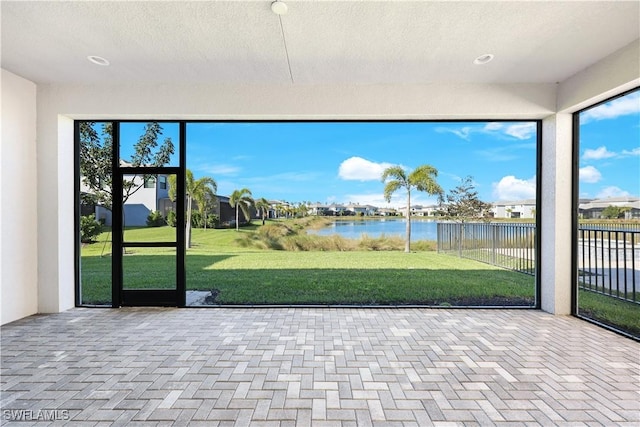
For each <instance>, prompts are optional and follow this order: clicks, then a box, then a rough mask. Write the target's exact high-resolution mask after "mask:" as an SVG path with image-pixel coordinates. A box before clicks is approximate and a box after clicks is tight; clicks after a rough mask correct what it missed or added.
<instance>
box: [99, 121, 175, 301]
mask: <svg viewBox="0 0 640 427" xmlns="http://www.w3.org/2000/svg"><path fill="white" fill-rule="evenodd" d="M154 121H156V120H154ZM125 122H129V123H135V122H139V123H146V122H147V121H113V122H112V123H113V150H112V160H111V161H112V170H113V173H112V174H113V180H112V186H113V188H112V191H113V194H114V195H116V194H122V179H123V177H124V175H130V174H140V175H141V174H146V175H149V174H151V175H155V174H167V175H169V174H171V175H176V178H177V179H176V181H177V183H178V188H177V192H176V239H175V241H174V242H126V241H124V224H123V216H122V213H123V210H124V207H123V206H124V203H123V202H122V198H121V197H113V210H112V215H111V218H112V223H111V226H112V236H113V237H112V263H111V278H112V286H111V291H112V299H111V301H112V307H114V308H117V307H121V306H164V307H184V306H186V271H185V251H186V248H185V227H184V224H185V210H184V199H185V164H186V161H185V160H186V148H185V141H186V123H185V122H184V121H177V123H178V124H179V129H180V137H179V145H178V157H179V165H178V166H176V167H126V166H125V167H123V166H121V165H120V124H121V123H125ZM158 122H161V121H158ZM165 122H168V123H176V121H165ZM133 247H147V248H149V247H165V248H176V270H175V271H176V288H175V289H135V290H125V289H123V285H124V275H123V268H122V267H123V263H122V257H123V256H124V250H125V249H126V248H133Z"/></svg>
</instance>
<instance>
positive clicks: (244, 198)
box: [229, 188, 254, 230]
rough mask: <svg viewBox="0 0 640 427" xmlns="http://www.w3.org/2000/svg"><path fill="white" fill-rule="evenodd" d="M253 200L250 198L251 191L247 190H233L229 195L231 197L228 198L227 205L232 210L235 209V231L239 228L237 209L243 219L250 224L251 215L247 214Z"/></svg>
mask: <svg viewBox="0 0 640 427" xmlns="http://www.w3.org/2000/svg"><path fill="white" fill-rule="evenodd" d="M253 203H254V202H253V198H252V197H251V191H249V189H248V188H243V189H241V190H234V191H233V193H231V197H229V205H231V207H232V208H235V209H236V230H238V229H239V227H240V218H239V215H238V212H239V210H238V207H239V208H240V210H241V211H242V214H243V215H244V217H245V219H246V220H247V221H249V222H251V213H250V212H249V208H250V207H251V206H252V205H253Z"/></svg>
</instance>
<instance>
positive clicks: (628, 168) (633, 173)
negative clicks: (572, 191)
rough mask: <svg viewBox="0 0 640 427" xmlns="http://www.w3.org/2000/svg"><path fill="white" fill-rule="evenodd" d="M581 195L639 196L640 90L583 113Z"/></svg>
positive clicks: (581, 124)
mask: <svg viewBox="0 0 640 427" xmlns="http://www.w3.org/2000/svg"><path fill="white" fill-rule="evenodd" d="M579 193H580V197H584V198H594V197H595V198H606V197H624V196H635V197H638V196H639V195H640V91H635V92H632V93H631V94H628V95H626V96H624V97H620V98H617V99H615V100H613V101H610V102H608V103H606V104H603V105H600V106H598V107H595V108H591V109H589V110H587V111H585V112H583V113H581V114H580V190H579Z"/></svg>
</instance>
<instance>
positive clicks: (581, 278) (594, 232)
mask: <svg viewBox="0 0 640 427" xmlns="http://www.w3.org/2000/svg"><path fill="white" fill-rule="evenodd" d="M609 225H610V224H606V225H605V227H606V228H595V227H593V224H581V225H580V227H579V229H578V286H579V288H580V289H583V290H586V291H591V292H596V293H600V294H604V295H608V296H611V297H615V298H618V299H622V300H625V301H630V302H634V303H637V304H640V296H639V295H638V293H639V292H640V229H638V224H630V225H634V226H635V230H630V229H625V230H623V231H621V230H619V229H611V228H609ZM629 228H631V227H629Z"/></svg>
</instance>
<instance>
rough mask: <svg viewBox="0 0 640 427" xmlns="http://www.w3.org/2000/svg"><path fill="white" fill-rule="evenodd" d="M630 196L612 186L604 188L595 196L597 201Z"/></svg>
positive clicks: (626, 192)
mask: <svg viewBox="0 0 640 427" xmlns="http://www.w3.org/2000/svg"><path fill="white" fill-rule="evenodd" d="M630 195H631V194H630V193H629V192H628V191H624V190H623V189H621V188H619V187H616V186H614V185H612V186H610V187H604V188H603V189H602V190H600V192H599V193H598V194H597V195H596V198H598V199H607V198H609V197H628V196H630Z"/></svg>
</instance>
